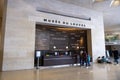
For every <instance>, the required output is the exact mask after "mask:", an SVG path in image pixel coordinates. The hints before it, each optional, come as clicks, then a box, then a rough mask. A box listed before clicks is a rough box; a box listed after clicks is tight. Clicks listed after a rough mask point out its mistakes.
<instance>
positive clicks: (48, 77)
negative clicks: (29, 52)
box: [0, 64, 120, 80]
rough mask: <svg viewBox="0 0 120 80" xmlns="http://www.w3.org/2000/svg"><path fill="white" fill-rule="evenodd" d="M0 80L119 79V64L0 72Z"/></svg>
mask: <svg viewBox="0 0 120 80" xmlns="http://www.w3.org/2000/svg"><path fill="white" fill-rule="evenodd" d="M0 80H120V64H119V65H114V64H94V65H92V66H91V67H89V68H85V67H79V66H69V67H61V68H60V67H59V68H46V69H41V68H40V69H37V70H36V69H33V70H21V71H6V72H0Z"/></svg>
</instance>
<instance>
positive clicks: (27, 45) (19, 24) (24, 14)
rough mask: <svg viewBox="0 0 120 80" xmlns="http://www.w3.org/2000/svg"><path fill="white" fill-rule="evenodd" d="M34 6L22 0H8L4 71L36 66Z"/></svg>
mask: <svg viewBox="0 0 120 80" xmlns="http://www.w3.org/2000/svg"><path fill="white" fill-rule="evenodd" d="M31 11H33V10H32V8H31V7H30V6H29V5H28V4H25V3H22V2H21V0H8V5H7V16H6V26H5V40H4V55H3V71H6V70H21V69H32V68H34V44H35V22H32V21H29V20H28V16H29V15H30V14H32V12H31Z"/></svg>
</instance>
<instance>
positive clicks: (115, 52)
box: [113, 48, 119, 64]
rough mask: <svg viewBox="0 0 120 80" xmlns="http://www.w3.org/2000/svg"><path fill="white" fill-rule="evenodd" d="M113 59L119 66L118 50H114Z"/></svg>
mask: <svg viewBox="0 0 120 80" xmlns="http://www.w3.org/2000/svg"><path fill="white" fill-rule="evenodd" d="M113 57H114V62H116V63H117V64H118V59H119V53H118V50H117V49H116V48H114V50H113Z"/></svg>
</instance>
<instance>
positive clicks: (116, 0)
mask: <svg viewBox="0 0 120 80" xmlns="http://www.w3.org/2000/svg"><path fill="white" fill-rule="evenodd" d="M119 5H120V0H112V1H111V4H110V6H119Z"/></svg>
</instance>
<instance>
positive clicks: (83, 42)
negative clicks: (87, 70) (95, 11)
mask: <svg viewBox="0 0 120 80" xmlns="http://www.w3.org/2000/svg"><path fill="white" fill-rule="evenodd" d="M90 32H91V30H88V29H81V28H74V27H59V26H50V25H40V24H36V37H35V58H34V59H35V60H34V66H37V52H38V51H40V58H39V66H54V65H65V64H77V63H79V59H78V55H79V53H80V51H81V50H86V51H87V53H89V54H90V55H91V57H92V53H91V52H92V49H91V48H92V47H91V36H90V35H91V33H90ZM88 48H89V49H88Z"/></svg>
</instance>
